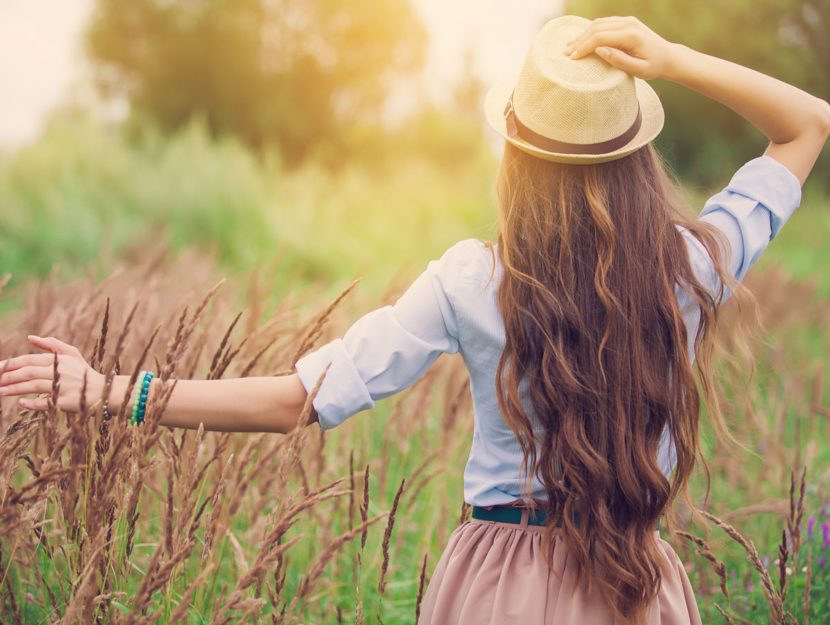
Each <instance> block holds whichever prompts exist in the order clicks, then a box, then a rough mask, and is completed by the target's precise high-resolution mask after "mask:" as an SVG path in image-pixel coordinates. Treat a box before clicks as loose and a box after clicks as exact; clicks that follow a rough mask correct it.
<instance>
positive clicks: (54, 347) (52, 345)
mask: <svg viewBox="0 0 830 625" xmlns="http://www.w3.org/2000/svg"><path fill="white" fill-rule="evenodd" d="M28 339H29V341H30V342H31V343H32V345H35V346H36V347H40V348H41V349H45V350H48V351H50V352H54V353H56V354H66V355H68V356H78V357H80V358H83V355H82V354H81V352H80V350H78V348H77V347H75V346H74V345H69V344H68V343H64V342H63V341H60V340H58V339H56V338H54V337H51V336H50V337H48V338H42V337H40V336H35V335H34V334H30V335H29V336H28Z"/></svg>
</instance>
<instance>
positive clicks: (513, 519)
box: [473, 506, 660, 530]
mask: <svg viewBox="0 0 830 625" xmlns="http://www.w3.org/2000/svg"><path fill="white" fill-rule="evenodd" d="M473 518H474V519H478V520H479V521H495V522H496V523H515V524H516V525H519V524H520V523H521V522H522V508H510V507H506V506H497V507H494V508H479V507H478V506H473ZM546 519H547V514H546V513H545V511H544V510H536V511H535V512H531V511H530V510H528V514H527V524H528V525H546V523H545V520H546ZM574 523H575V524H576V525H579V513H578V512H574ZM560 525H562V519H559V523H557V527H559V526H560ZM654 529H656V530H659V529H660V521H659V520H658V521H657V527H655V528H654Z"/></svg>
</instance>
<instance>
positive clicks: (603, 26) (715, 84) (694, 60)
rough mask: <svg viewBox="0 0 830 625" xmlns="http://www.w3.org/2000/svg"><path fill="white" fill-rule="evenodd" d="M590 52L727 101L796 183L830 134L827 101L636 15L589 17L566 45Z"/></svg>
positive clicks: (575, 54)
mask: <svg viewBox="0 0 830 625" xmlns="http://www.w3.org/2000/svg"><path fill="white" fill-rule="evenodd" d="M592 52H596V53H597V54H598V55H599V56H600V57H601V58H603V59H605V60H606V61H608V62H609V63H610V64H612V65H614V66H615V67H619V68H620V69H622V70H624V71H626V72H628V73H630V74H633V75H634V76H638V77H640V78H645V79H650V78H665V79H666V80H671V81H672V82H676V83H678V84H680V85H683V86H685V87H688V88H690V89H693V90H695V91H697V92H699V93H701V94H703V95H705V96H707V97H709V98H712V99H713V100H716V101H718V102H720V103H722V104H724V105H726V106H728V107H729V108H731V109H732V110H734V111H735V112H736V113H738V114H739V115H741V116H742V117H744V118H745V119H746V120H748V121H749V122H750V123H752V124H753V125H754V126H756V127H757V128H758V129H759V130H760V131H761V132H763V133H764V134H765V135H766V136H767V138H769V140H770V145H769V147H768V148H767V150H766V152H765V153H766V154H767V155H768V156H771V157H772V158H774V159H775V160H777V161H778V162H779V163H781V164H782V165H784V166H785V167H786V168H787V169H789V170H790V171H791V172H792V173H793V174H794V175H795V176H796V177H797V178H798V179H799V180H800V181H801V183H802V184H803V183H804V181H805V180H806V179H807V176H808V175H809V173H810V171H811V170H812V168H813V165H814V164H815V162H816V159H817V158H818V155H819V153H820V152H821V149H822V147H823V146H824V143H825V142H826V140H827V137H828V135H830V105H828V103H827V102H825V101H824V100H821V99H819V98H816V97H814V96H812V95H810V94H809V93H806V92H805V91H802V90H801V89H798V88H796V87H793V86H792V85H789V84H787V83H785V82H781V81H780V80H777V79H775V78H772V77H770V76H767V75H765V74H762V73H760V72H757V71H755V70H752V69H749V68H746V67H743V66H741V65H738V64H736V63H731V62H729V61H725V60H723V59H719V58H717V57H713V56H709V55H706V54H703V53H701V52H697V51H695V50H692V49H691V48H688V47H686V46H684V45H681V44H677V43H671V42H669V41H666V40H665V39H663V38H662V37H660V36H659V35H657V34H656V33H655V32H654V31H652V30H650V29H649V28H648V27H647V26H645V25H644V24H642V23H641V22H640V21H639V20H637V19H636V18H633V17H608V18H600V19H598V20H594V22H593V23H592V24H591V26H589V27H588V28H587V29H586V30H585V32H584V33H582V34H581V35H580V36H579V37H577V38H576V39H575V40H574V41H572V42H571V43H570V44H569V46H568V48H567V49H566V54H569V55H570V56H571V58H581V57H583V56H586V55H588V54H591V53H592ZM689 121H693V120H689ZM700 123H703V120H700Z"/></svg>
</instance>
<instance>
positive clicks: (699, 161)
mask: <svg viewBox="0 0 830 625" xmlns="http://www.w3.org/2000/svg"><path fill="white" fill-rule="evenodd" d="M568 10H569V11H570V12H573V13H576V14H578V15H584V16H585V17H588V18H595V17H600V16H603V15H636V16H637V17H638V18H639V19H641V20H642V21H643V22H644V23H645V24H647V25H648V26H649V27H651V28H653V29H654V30H655V31H656V32H658V33H659V34H660V35H662V36H664V37H666V38H667V39H669V40H671V41H678V42H680V43H684V44H686V45H688V46H690V47H692V48H695V49H697V50H700V51H702V52H706V53H707V54H713V55H715V56H719V57H722V58H725V59H728V60H731V61H735V62H737V63H741V64H742V65H747V66H749V67H752V68H754V69H757V70H759V71H762V72H764V73H767V74H770V75H772V76H776V77H778V78H780V79H782V80H785V81H787V82H790V83H792V84H795V85H797V86H799V87H801V88H803V89H806V90H807V91H809V92H810V93H813V94H815V95H817V96H819V97H822V98H824V99H830V0H811V1H810V2H801V1H799V0H714V1H713V2H710V3H694V4H690V3H685V4H684V3H677V2H673V1H671V0H622V1H621V0H568ZM654 87H655V89H656V90H657V92H658V93H659V94H660V99H661V100H662V102H663V106H664V108H665V109H666V127H665V129H664V130H663V132H662V133H661V137H660V139H659V140H658V142H659V144H660V146H661V147H662V148H663V151H664V153H666V154H667V155H668V156H669V158H670V159H671V160H672V161H673V162H674V164H675V166H676V168H677V169H678V170H679V171H680V172H681V173H683V174H684V175H685V176H687V177H689V178H692V179H694V180H696V181H698V182H700V183H704V184H712V183H723V182H724V181H723V172H724V171H731V170H732V169H734V166H735V164H736V163H739V162H740V161H741V160H746V159H748V158H751V157H752V156H754V155H756V154H758V153H759V152H760V150H762V149H763V146H764V144H765V140H764V138H763V137H762V136H761V135H760V133H758V132H757V131H756V130H755V129H753V128H752V127H751V126H750V125H749V124H748V123H747V122H744V121H743V120H742V119H740V118H739V117H738V116H736V115H735V114H734V113H732V112H731V111H729V110H727V109H726V108H725V107H723V106H721V105H719V104H717V103H715V102H712V101H711V100H708V99H706V98H704V97H702V96H699V95H697V94H695V93H693V92H691V91H689V90H688V89H684V88H682V87H679V86H677V85H674V84H671V83H667V82H663V81H655V83H654ZM828 169H829V168H824V171H820V172H817V173H819V176H822V175H823V176H824V179H825V182H826V183H828V185H830V171H828Z"/></svg>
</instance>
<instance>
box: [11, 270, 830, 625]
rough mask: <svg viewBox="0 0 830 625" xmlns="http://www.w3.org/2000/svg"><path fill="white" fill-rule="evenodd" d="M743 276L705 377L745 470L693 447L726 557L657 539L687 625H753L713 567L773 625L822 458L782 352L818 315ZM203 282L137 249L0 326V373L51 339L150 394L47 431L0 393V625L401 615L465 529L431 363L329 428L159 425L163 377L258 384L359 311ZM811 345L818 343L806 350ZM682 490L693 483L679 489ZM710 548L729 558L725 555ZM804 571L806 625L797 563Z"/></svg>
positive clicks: (802, 372) (170, 381) (799, 358)
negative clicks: (773, 548) (720, 354)
mask: <svg viewBox="0 0 830 625" xmlns="http://www.w3.org/2000/svg"><path fill="white" fill-rule="evenodd" d="M761 280H762V282H761V283H760V284H756V285H755V287H756V289H762V290H764V291H765V292H766V293H767V294H773V296H768V297H765V298H764V299H763V301H764V302H765V304H764V307H763V308H762V309H761V313H762V317H763V318H764V322H765V325H766V327H767V328H768V329H769V333H768V334H766V335H765V336H766V339H765V341H766V342H765V343H763V344H760V345H758V346H756V352H757V353H759V354H760V355H759V358H758V372H757V373H756V380H755V382H754V383H753V385H752V386H750V387H749V389H748V390H747V389H745V388H744V387H743V386H742V378H743V377H745V376H743V374H741V373H740V369H739V370H738V371H737V372H736V371H733V370H731V369H729V368H724V372H723V383H724V384H723V386H724V396H723V398H722V400H723V404H724V407H725V412H726V413H727V416H728V417H729V418H730V420H731V427H732V430H733V432H734V433H735V435H736V436H737V437H738V439H739V440H741V441H742V442H743V443H744V444H746V445H747V446H748V447H749V448H750V449H751V450H753V451H754V452H755V453H756V454H757V456H752V455H747V454H746V453H743V452H740V451H736V450H735V449H734V448H725V447H723V444H722V443H721V442H719V441H717V440H715V439H712V438H708V437H704V438H705V439H706V440H707V441H708V443H707V444H708V448H707V450H706V452H707V460H708V462H709V467H710V473H711V475H712V494H711V497H710V499H708V500H703V499H702V500H701V502H700V504H701V508H702V509H703V511H704V513H705V514H706V516H707V518H709V519H710V520H711V522H712V523H713V524H714V525H715V526H716V527H719V528H721V529H722V530H723V532H724V533H725V534H726V536H727V537H728V539H724V538H722V537H721V536H720V535H717V536H716V535H714V534H712V535H707V536H706V537H705V538H701V537H699V536H698V534H700V533H702V532H703V531H704V528H702V527H700V526H697V525H695V524H694V521H693V518H692V515H691V514H688V515H684V516H682V518H683V519H685V521H684V522H683V527H682V528H680V529H681V530H682V533H681V534H680V537H681V538H680V539H679V540H678V541H677V542H676V545H677V548H678V550H679V551H680V552H681V556H682V557H683V559H684V561H685V562H686V563H687V565H688V567H689V569H690V571H691V575H692V578H693V580H694V582H695V584H696V587H697V590H698V592H699V595H700V598H701V600H702V601H701V607H702V608H703V609H704V613H705V614H708V615H709V616H710V617H712V616H713V615H714V614H715V611H717V613H718V614H720V615H721V616H719V617H718V618H722V619H724V622H728V623H746V622H753V621H747V620H746V618H744V616H742V615H739V614H737V613H736V611H735V610H734V609H733V607H730V605H726V607H722V606H721V605H720V604H719V603H717V602H715V601H713V599H714V598H715V595H716V594H717V593H718V592H721V593H722V594H723V595H724V597H725V598H726V600H727V601H729V600H730V587H729V583H730V582H729V574H730V571H732V570H734V568H735V567H736V566H737V564H738V563H740V562H741V561H745V560H744V559H745V558H748V561H749V562H750V563H751V566H752V567H754V569H753V570H754V571H755V572H756V574H757V575H759V576H760V578H761V580H762V586H763V589H764V593H765V596H766V597H767V600H768V602H769V608H770V614H771V615H772V617H771V618H772V622H774V623H792V622H795V621H794V620H793V619H795V618H796V617H795V616H794V614H793V613H792V610H790V609H789V608H788V607H787V605H789V604H786V601H787V597H788V592H789V597H790V599H792V598H793V597H794V596H795V595H794V591H793V590H792V586H791V585H789V582H788V577H787V573H786V568H787V567H790V568H794V567H796V566H799V565H800V564H801V563H802V562H804V561H805V560H804V555H803V554H800V551H801V546H802V534H801V527H802V521H803V518H804V511H805V507H806V506H807V505H810V502H813V501H816V500H820V499H821V497H822V496H823V495H824V493H825V491H824V488H825V486H824V485H825V483H826V478H827V473H826V471H825V472H824V473H822V468H821V466H820V462H825V461H826V460H827V458H828V455H830V454H828V450H827V449H825V448H823V447H822V445H821V440H822V437H823V436H824V434H825V432H826V425H825V421H826V417H827V416H828V414H830V411H828V408H827V405H828V401H827V391H826V390H825V385H824V382H825V379H826V371H825V370H824V369H823V368H822V367H821V358H820V357H819V358H818V360H816V358H814V357H813V356H811V354H812V353H813V351H812V350H815V348H816V346H815V345H812V344H809V345H805V342H804V340H803V338H799V339H797V340H796V339H793V333H794V332H795V331H796V330H794V328H795V329H797V328H803V327H804V326H809V327H811V328H819V329H821V328H824V329H825V330H826V320H827V319H830V314H828V313H830V311H828V306H827V302H821V301H816V299H815V298H814V297H813V294H812V292H811V291H810V289H809V288H808V287H804V286H803V285H792V284H790V283H787V282H786V281H785V279H784V278H783V277H782V276H780V275H777V274H771V273H770V274H766V275H765V276H764V277H763V278H761ZM216 282H217V281H216V279H215V276H214V274H213V269H212V263H211V262H210V261H209V260H207V259H205V258H202V257H199V256H196V255H195V254H185V255H183V256H181V257H180V258H179V259H178V260H177V261H176V262H175V263H171V262H169V261H168V260H166V259H165V258H164V256H163V254H157V255H155V256H154V257H153V258H151V259H150V260H149V261H148V262H146V263H145V264H143V265H140V266H135V267H130V268H124V269H121V270H119V271H117V272H115V273H114V274H113V275H112V276H110V277H109V278H107V279H106V280H104V281H103V282H101V283H96V282H95V281H94V280H93V279H92V278H88V279H85V280H79V281H76V282H73V283H71V284H68V285H58V284H56V283H55V281H54V280H45V281H42V282H40V283H37V284H33V285H31V286H30V287H28V288H27V291H26V293H25V297H24V300H25V305H24V307H23V309H22V310H21V311H19V313H16V314H15V315H13V316H10V317H7V318H6V319H4V325H3V333H2V336H1V337H0V358H2V357H5V356H8V355H11V354H17V353H21V352H25V351H28V350H29V346H28V344H27V343H26V342H25V339H24V337H25V336H26V335H27V334H32V333H33V334H39V335H43V336H49V335H54V336H58V337H60V338H61V339H63V340H65V341H67V342H70V343H73V344H75V345H77V346H79V347H80V348H81V350H82V351H83V352H84V353H85V354H87V355H88V357H89V360H90V362H91V363H93V365H94V366H96V367H97V368H98V369H99V370H101V371H103V372H105V373H107V374H113V373H115V372H122V373H128V374H130V375H131V376H132V377H133V378H135V377H136V376H137V374H138V371H139V370H140V369H141V368H144V367H150V368H154V369H155V370H156V371H158V372H159V377H160V378H161V379H162V381H163V382H164V386H163V392H162V393H159V394H158V395H156V396H155V398H154V401H153V403H152V404H151V405H150V406H149V407H148V412H147V417H146V422H145V424H144V425H142V426H140V427H131V426H129V425H128V422H127V420H126V418H125V415H124V414H123V413H124V410H122V411H121V413H122V414H119V415H118V416H117V417H115V418H113V419H112V420H110V421H106V420H104V419H103V418H102V415H101V402H100V401H97V402H94V403H92V404H91V405H86V406H83V407H82V410H81V411H80V413H78V414H69V413H63V412H61V411H59V410H57V409H56V408H55V406H54V400H53V402H52V405H51V407H50V409H49V410H47V411H43V412H35V413H33V412H31V411H27V410H21V409H20V408H19V407H18V406H17V404H16V403H15V402H14V401H13V400H10V399H8V398H5V399H0V432H2V434H0V589H1V590H0V615H2V620H3V622H14V623H35V622H37V623H43V622H47V623H64V624H70V623H100V624H104V623H107V624H110V623H111V624H119V623H166V622H170V623H175V622H183V623H188V622H191V623H192V622H197V623H212V624H220V623H221V624H225V623H230V622H271V623H274V624H276V623H310V622H316V623H330V622H357V623H362V622H364V621H365V620H366V618H369V619H370V620H372V621H373V622H374V621H377V622H382V623H386V625H391V624H393V623H412V622H413V620H414V619H415V618H417V614H418V612H419V610H420V606H421V600H422V597H423V592H424V588H425V585H426V582H427V580H428V576H429V570H428V564H432V565H433V566H434V563H435V562H436V561H437V558H438V555H439V554H440V550H441V548H442V546H443V545H444V544H445V542H446V539H447V536H448V534H449V532H450V531H452V529H453V528H454V527H456V526H457V525H458V524H459V523H462V522H464V520H466V518H467V515H468V513H469V510H468V508H467V506H466V505H464V504H463V502H462V500H461V470H462V467H463V463H464V461H465V459H466V454H467V451H468V449H469V441H470V434H471V429H472V419H471V405H470V400H469V390H468V382H467V378H466V375H465V373H464V370H463V366H462V364H461V362H460V360H459V359H458V358H446V359H441V360H439V362H438V363H436V365H435V367H434V368H433V369H431V370H430V371H429V372H428V373H427V374H426V375H425V376H424V377H423V378H422V379H421V380H420V381H419V382H417V383H416V384H415V385H414V386H413V388H412V389H410V390H409V391H408V392H407V393H404V394H402V395H401V396H400V397H398V398H396V399H395V400H393V401H390V402H386V403H385V404H382V405H381V406H379V407H378V408H377V409H376V410H375V411H374V412H373V413H372V414H368V415H363V416H360V417H357V418H355V419H352V420H351V421H350V422H348V423H346V424H344V425H343V426H341V427H340V428H338V429H337V430H335V431H333V432H330V433H322V432H320V431H319V430H317V429H316V427H310V428H298V429H297V430H295V431H293V432H292V433H290V434H287V435H270V434H230V433H215V432H204V431H203V430H202V429H199V430H195V431H188V430H174V429H169V428H166V427H163V426H159V419H160V417H161V414H162V412H163V409H164V405H165V403H166V401H167V399H168V398H169V394H170V393H171V392H172V389H173V388H174V385H175V381H174V380H175V378H177V377H203V378H210V379H216V378H221V377H235V376H245V375H279V374H281V373H284V372H286V371H289V370H290V369H291V367H292V365H293V363H294V361H295V359H296V358H297V357H298V356H299V355H301V354H302V353H303V352H305V351H306V350H308V349H309V348H311V347H312V346H313V345H317V344H320V342H321V341H323V340H326V339H327V338H330V337H333V336H335V335H338V334H340V333H341V332H342V331H343V330H344V329H345V327H346V326H347V324H348V322H349V321H350V320H351V319H353V318H354V316H355V314H356V313H357V312H362V311H364V310H366V309H367V308H368V307H369V306H370V305H371V304H369V305H366V304H363V303H354V302H353V301H351V298H353V297H354V295H353V294H352V295H349V294H348V291H349V290H351V288H352V287H350V289H349V290H347V293H344V295H343V296H342V297H340V298H338V299H337V301H335V302H334V303H333V304H330V305H329V304H321V302H324V299H325V298H323V297H322V296H321V294H320V292H319V291H317V290H315V289H309V290H307V291H306V292H304V293H301V294H299V295H296V296H287V297H285V298H284V299H283V300H281V301H280V302H279V303H276V304H275V303H273V302H270V301H268V300H267V299H266V298H264V297H263V296H262V295H261V294H262V293H266V292H268V286H269V285H268V284H267V283H265V284H263V280H262V277H261V276H253V277H252V278H251V280H250V283H249V284H246V282H245V280H244V279H242V278H240V279H235V280H233V281H230V282H226V283H224V284H220V285H216ZM352 286H354V285H352ZM205 293H206V294H207V295H204V294H205ZM389 297H391V294H390V296H389ZM315 309H316V310H321V311H322V312H319V313H317V314H315V313H314V311H315ZM240 310H241V311H242V312H239V311H240ZM298 311H299V312H298ZM796 315H797V316H796ZM727 334H728V330H727ZM791 341H793V342H794V346H793V345H788V344H787V343H788V342H791ZM819 341H825V343H824V348H826V347H827V346H826V337H825V336H824V335H820V338H819ZM725 344H726V345H727V347H728V346H729V343H728V341H725ZM820 349H823V348H822V347H821V345H820V346H819V353H820ZM794 362H797V363H806V365H805V367H806V368H802V369H795V368H794V367H793V364H792V363H794ZM816 363H818V364H816ZM744 373H745V372H744ZM59 383H60V381H59V380H58V381H56V383H55V388H53V396H54V395H55V392H56V389H57V385H58V384H59ZM804 467H809V471H808V473H807V475H809V476H810V481H809V482H807V481H806V479H805V478H804V472H803V470H804ZM791 475H797V476H799V477H798V478H791V477H790V476H791ZM398 485H399V486H398ZM782 485H784V486H783V487H782ZM393 489H394V490H393ZM703 491H704V489H703V486H702V481H701V480H698V482H697V483H696V485H695V492H699V493H700V494H701V496H702V494H703ZM448 493H449V494H448ZM459 510H460V514H459ZM384 517H385V518H386V524H385V527H383V525H382V524H379V523H378V521H380V520H381V519H383V518H384ZM782 526H783V529H785V530H786V533H785V535H784V539H783V540H782V541H781V542H780V550H781V551H780V554H779V570H780V571H781V574H780V575H779V580H778V584H775V583H774V582H773V581H772V576H771V575H770V573H769V571H768V569H767V567H766V566H765V565H764V564H763V563H762V561H761V558H760V556H759V555H758V551H757V549H756V548H755V546H754V543H753V542H752V541H751V540H750V539H748V538H746V535H747V533H748V532H750V533H752V535H756V536H759V541H760V543H761V544H763V545H765V546H768V545H772V544H775V541H777V539H778V537H780V536H781V530H780V529H777V528H779V527H782ZM358 537H359V540H358ZM771 537H772V539H771ZM729 539H731V540H732V541H736V542H735V543H734V545H735V546H737V547H739V548H740V549H741V550H745V554H742V555H740V557H736V556H735V552H734V550H733V551H730V549H732V547H730V546H729V544H730V542H729ZM687 540H688V541H691V542H688V543H687ZM692 546H693V548H692ZM730 554H731V555H730ZM806 563H807V564H806V567H807V571H808V573H807V588H806V589H805V590H804V592H803V593H802V594H803V606H804V607H803V609H802V619H801V621H800V622H802V623H804V624H805V625H806V623H807V622H808V618H809V615H810V609H811V608H810V596H811V595H810V593H811V591H810V581H809V580H810V575H811V573H810V571H811V570H813V569H815V566H814V564H813V554H812V552H811V551H810V552H808V554H807V556H806ZM712 567H714V575H715V579H716V582H715V583H712V572H713V571H712ZM799 600H800V601H801V599H799ZM367 615H368V617H367ZM812 616H813V622H820V621H821V617H819V616H816V615H812ZM825 616H827V615H826V614H825Z"/></svg>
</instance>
